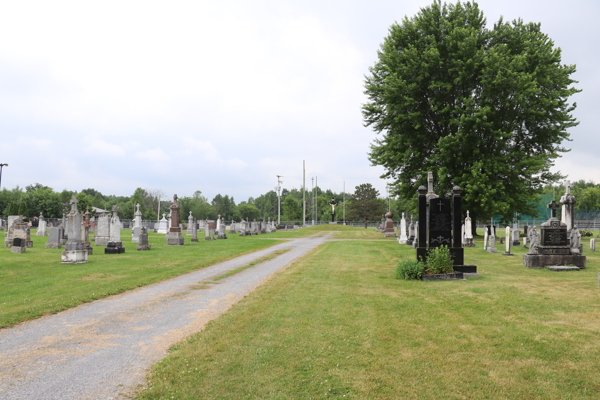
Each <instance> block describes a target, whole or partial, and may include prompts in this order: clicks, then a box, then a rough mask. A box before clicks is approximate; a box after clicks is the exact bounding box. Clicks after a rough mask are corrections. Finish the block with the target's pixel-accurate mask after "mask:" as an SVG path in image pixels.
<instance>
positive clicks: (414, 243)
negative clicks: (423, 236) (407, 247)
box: [412, 221, 419, 249]
mask: <svg viewBox="0 0 600 400" xmlns="http://www.w3.org/2000/svg"><path fill="white" fill-rule="evenodd" d="M417 247H419V221H417V222H416V223H415V238H414V239H413V242H412V248H413V249H416V248H417Z"/></svg>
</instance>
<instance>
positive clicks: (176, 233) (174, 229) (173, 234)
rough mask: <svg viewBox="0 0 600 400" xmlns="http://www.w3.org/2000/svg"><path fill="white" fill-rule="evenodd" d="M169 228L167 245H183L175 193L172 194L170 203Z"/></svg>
mask: <svg viewBox="0 0 600 400" xmlns="http://www.w3.org/2000/svg"><path fill="white" fill-rule="evenodd" d="M170 208H171V228H170V229H169V233H168V234H167V236H166V238H167V246H183V245H184V238H183V236H182V235H181V227H180V226H179V224H180V220H179V211H180V207H179V204H177V195H174V196H173V204H172V205H171V207H170Z"/></svg>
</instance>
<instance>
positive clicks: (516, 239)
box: [512, 222, 521, 246]
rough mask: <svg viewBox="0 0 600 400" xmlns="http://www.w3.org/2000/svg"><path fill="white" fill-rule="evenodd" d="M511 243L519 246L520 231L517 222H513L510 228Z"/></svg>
mask: <svg viewBox="0 0 600 400" xmlns="http://www.w3.org/2000/svg"><path fill="white" fill-rule="evenodd" d="M512 245H513V246H520V245H521V231H520V230H519V223H518V222H515V223H514V224H513V228H512Z"/></svg>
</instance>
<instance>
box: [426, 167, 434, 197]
mask: <svg viewBox="0 0 600 400" xmlns="http://www.w3.org/2000/svg"><path fill="white" fill-rule="evenodd" d="M427 193H433V172H431V171H430V172H428V173H427Z"/></svg>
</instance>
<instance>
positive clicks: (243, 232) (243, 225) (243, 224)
mask: <svg viewBox="0 0 600 400" xmlns="http://www.w3.org/2000/svg"><path fill="white" fill-rule="evenodd" d="M246 235H247V222H246V221H244V220H243V219H242V220H241V221H240V236H246Z"/></svg>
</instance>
